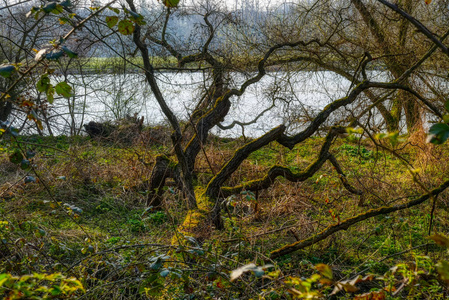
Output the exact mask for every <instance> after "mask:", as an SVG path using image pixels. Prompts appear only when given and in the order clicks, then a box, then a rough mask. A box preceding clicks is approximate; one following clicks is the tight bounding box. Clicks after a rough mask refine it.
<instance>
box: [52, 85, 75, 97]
mask: <svg viewBox="0 0 449 300" xmlns="http://www.w3.org/2000/svg"><path fill="white" fill-rule="evenodd" d="M55 89H56V93H58V95H60V96H62V97H64V98H70V97H71V96H72V87H71V86H70V85H68V84H67V82H65V81H63V82H60V83H58V84H57V85H56V86H55Z"/></svg>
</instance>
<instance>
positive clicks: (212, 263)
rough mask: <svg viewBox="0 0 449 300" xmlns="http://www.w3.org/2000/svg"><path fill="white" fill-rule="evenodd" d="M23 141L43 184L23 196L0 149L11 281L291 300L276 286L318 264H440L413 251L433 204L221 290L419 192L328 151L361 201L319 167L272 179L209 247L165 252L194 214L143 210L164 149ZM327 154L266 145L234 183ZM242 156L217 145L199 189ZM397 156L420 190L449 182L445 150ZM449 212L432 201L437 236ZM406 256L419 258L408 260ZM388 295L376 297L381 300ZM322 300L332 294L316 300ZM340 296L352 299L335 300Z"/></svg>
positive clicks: (132, 294)
mask: <svg viewBox="0 0 449 300" xmlns="http://www.w3.org/2000/svg"><path fill="white" fill-rule="evenodd" d="M19 140H20V142H21V145H22V147H26V148H27V149H32V150H34V151H35V152H36V153H37V155H36V156H35V157H34V158H33V165H34V166H35V169H36V171H37V173H38V175H39V176H38V181H39V182H38V183H29V184H25V183H23V177H24V176H25V175H27V173H26V171H23V170H20V168H17V167H14V166H11V164H10V163H9V162H8V155H10V153H11V151H12V150H11V147H12V146H14V145H13V143H9V144H8V143H7V142H6V141H5V140H4V141H2V143H3V144H2V145H1V146H0V148H1V147H3V148H6V149H7V150H5V151H4V152H3V153H2V154H1V160H0V172H2V175H4V176H3V178H2V180H1V182H0V183H1V185H0V221H3V222H7V226H6V227H2V229H1V231H0V235H1V237H2V239H3V240H4V241H6V244H2V245H3V246H2V245H0V247H6V248H4V249H3V251H0V252H3V253H9V254H7V255H4V254H0V265H1V268H2V270H4V271H6V272H9V273H13V274H17V275H23V274H29V273H33V272H46V273H54V272H62V273H63V274H64V275H66V276H75V277H76V278H78V279H80V280H81V282H82V283H83V285H84V287H85V289H86V294H84V296H83V297H84V298H85V299H121V298H126V299H131V298H135V299H140V298H139V297H147V298H151V299H153V298H160V299H176V298H179V299H186V298H185V297H190V296H192V295H195V296H196V297H197V298H199V299H208V298H209V299H213V298H214V297H215V298H217V297H222V298H226V299H231V298H240V299H246V298H251V297H252V298H254V297H257V295H262V297H272V298H273V299H276V297H277V296H276V295H278V296H279V297H281V298H282V297H287V296H286V295H290V293H289V292H288V291H287V290H288V289H287V288H286V286H285V285H284V284H282V283H281V282H282V280H284V279H285V278H287V277H288V276H293V277H298V278H308V277H309V276H311V275H312V274H314V273H317V271H316V269H315V268H314V265H316V264H319V263H325V264H327V265H329V266H331V268H332V270H333V273H334V277H335V278H334V279H336V280H344V279H349V278H352V277H353V276H354V275H355V274H357V272H360V271H363V274H367V273H375V274H379V275H383V274H384V273H385V272H387V271H388V270H389V269H390V268H391V267H393V266H394V265H397V264H399V263H403V262H413V261H415V260H416V257H417V255H428V256H429V259H430V260H431V261H432V262H433V264H435V263H436V262H437V261H439V260H441V259H442V258H445V257H446V253H445V251H444V249H443V248H441V247H438V246H435V245H433V244H432V245H430V246H421V245H424V244H427V243H429V240H428V239H427V235H428V230H429V223H430V211H431V203H430V202H428V203H425V204H423V205H421V206H418V207H415V208H412V209H409V210H403V211H400V212H397V213H394V214H392V215H388V216H378V217H375V218H372V219H369V220H366V221H365V222H363V223H361V224H358V225H356V226H353V227H350V228H348V230H346V231H342V232H338V233H336V234H334V235H333V236H331V237H329V238H328V239H326V240H324V241H322V242H319V243H316V244H315V245H313V246H311V247H309V248H306V249H304V250H301V251H299V252H297V253H293V254H291V255H288V256H285V257H282V258H280V259H279V260H277V261H275V262H272V263H274V264H275V270H279V271H280V272H281V274H282V276H281V277H275V276H274V275H270V278H271V279H268V278H266V279H260V278H257V277H255V276H254V274H246V275H244V276H243V277H242V278H241V279H240V280H237V281H235V282H230V281H229V277H228V276H229V273H230V271H231V270H233V269H235V268H238V267H239V266H241V265H242V264H246V263H249V262H254V263H256V264H257V265H263V264H265V263H267V262H268V260H267V256H268V255H269V253H270V251H272V250H274V249H277V248H280V247H282V246H283V245H287V244H289V243H292V242H293V241H295V239H296V237H297V238H299V239H304V238H307V237H309V236H311V235H313V234H315V233H316V232H318V231H320V230H323V229H324V228H325V227H326V226H328V225H330V224H335V223H336V222H338V220H344V219H346V218H348V217H351V216H354V215H356V214H359V213H362V212H364V211H366V210H367V209H369V208H375V207H379V206H382V205H394V204H399V203H402V202H403V201H405V197H410V196H412V197H413V196H415V195H419V194H423V193H424V191H423V190H422V189H421V188H420V187H419V186H418V185H417V184H416V183H415V182H414V181H413V179H412V178H411V176H410V174H409V172H408V171H407V170H406V167H405V165H404V163H403V162H401V160H400V159H398V158H397V157H394V156H393V155H392V154H391V153H389V152H385V151H380V150H379V149H377V148H376V147H375V146H374V145H372V144H370V143H369V142H368V141H363V143H362V144H356V143H353V142H349V140H345V139H340V140H337V141H336V142H335V144H334V145H333V147H332V149H333V150H332V151H333V153H334V155H335V156H336V158H337V160H338V161H339V162H340V164H341V165H342V166H343V168H344V172H345V174H346V176H347V179H348V181H349V182H350V183H351V184H353V185H355V186H357V187H358V188H361V189H363V190H365V191H366V194H365V196H363V198H361V197H360V196H356V195H353V194H350V193H349V192H347V191H346V190H345V189H344V187H343V186H342V184H341V182H340V179H339V176H338V174H337V173H336V172H335V170H334V169H333V167H332V166H331V165H330V164H328V163H326V164H325V165H324V166H323V168H322V169H321V170H320V171H319V172H317V174H315V175H314V176H313V177H312V178H310V179H308V180H306V181H305V182H300V183H289V182H287V181H286V180H284V179H279V180H277V181H276V183H275V184H274V186H273V187H271V188H270V189H268V190H265V191H261V192H260V193H258V194H257V199H254V198H255V195H254V196H252V195H247V194H241V195H235V199H234V200H233V201H231V202H230V203H231V205H230V206H229V208H228V209H227V210H226V211H225V212H224V213H223V217H224V219H225V230H223V231H213V232H212V236H210V238H208V239H207V240H204V241H197V240H195V239H192V238H190V237H188V236H186V237H183V236H178V237H177V238H178V239H181V240H184V242H183V243H179V244H180V245H182V246H173V245H172V239H173V237H174V236H175V235H176V234H177V233H176V232H177V230H178V228H179V226H180V225H181V224H182V223H183V222H185V216H186V214H188V210H187V208H186V204H185V202H184V201H183V197H182V195H181V194H180V193H179V192H178V191H177V190H176V189H173V188H169V189H166V191H165V193H164V198H165V204H164V205H165V207H164V208H165V209H164V211H151V210H148V209H147V208H146V207H145V201H146V195H147V189H148V180H149V175H150V172H151V167H152V163H153V162H154V159H155V157H156V155H158V154H159V153H160V149H159V148H156V147H154V148H152V147H143V146H142V145H133V146H132V147H125V146H121V145H118V144H116V145H115V144H111V143H110V144H104V143H98V142H95V141H92V140H90V139H87V138H74V139H72V138H67V137H57V138H47V137H45V138H44V137H37V136H32V137H21V138H20V139H19ZM321 142H322V139H321V138H313V139H310V140H308V141H307V142H306V143H304V144H301V145H298V146H297V147H295V149H294V150H293V151H286V150H285V149H283V148H282V147H281V146H279V145H277V144H271V145H269V147H266V148H264V149H261V150H259V151H257V152H255V153H253V154H252V155H251V156H250V157H249V158H248V160H247V161H246V162H245V163H244V164H243V166H242V167H241V168H240V169H239V170H238V171H237V172H236V173H235V175H234V177H233V178H231V180H230V182H229V183H228V184H238V183H241V182H243V181H247V180H254V179H257V178H259V177H261V176H263V174H264V172H265V171H266V170H267V169H268V168H269V167H270V166H272V165H274V164H279V163H282V164H284V165H287V166H289V167H290V168H291V170H292V171H301V170H303V168H304V167H306V166H307V164H308V163H310V162H311V161H313V159H314V158H315V157H316V154H317V153H318V150H319V148H320V143H321ZM46 145H51V146H52V148H48V147H47V146H46ZM239 145H241V141H239V140H234V141H221V140H220V139H215V140H214V141H213V142H212V143H210V144H208V145H207V146H206V147H207V148H206V154H207V156H208V161H209V162H207V160H206V159H205V157H204V155H203V156H202V157H200V159H199V161H198V164H197V171H198V178H199V180H198V184H199V185H204V184H205V183H206V182H207V179H208V178H210V177H211V174H212V171H211V170H210V168H211V167H212V168H213V169H214V171H217V170H218V168H219V167H220V165H222V164H223V163H224V162H225V161H226V160H227V159H229V158H230V157H231V156H232V150H233V149H236V148H237V147H238V146H239ZM398 149H401V150H400V151H399V153H400V155H401V156H402V157H406V158H407V159H408V160H409V162H410V163H411V164H412V165H413V166H419V168H420V171H419V178H420V180H421V181H422V182H423V183H424V184H425V185H426V186H427V187H428V188H431V187H434V186H436V185H438V184H439V183H441V182H442V180H443V179H445V176H446V175H445V174H446V170H447V168H448V163H447V161H446V160H445V159H444V157H447V153H448V150H449V149H448V148H447V147H446V146H441V147H435V148H433V149H428V152H426V153H423V151H421V150H417V148H416V147H413V146H410V145H407V146H405V147H403V148H398ZM209 163H210V164H211V166H210V165H209ZM203 187H204V186H203ZM448 199H449V198H448V195H447V193H444V194H442V195H441V196H440V197H439V198H438V202H437V206H436V212H435V218H434V220H433V222H434V223H433V229H432V231H433V232H447V231H448V229H449V222H448V221H447V220H448V210H447V204H448V203H449V202H448ZM256 202H257V208H256ZM77 209H81V210H77ZM417 246H418V247H417ZM413 247H417V248H415V249H413V250H410V249H411V248H413ZM5 249H7V250H5ZM2 255H3V256H2ZM433 272H434V271H433ZM431 274H435V273H432V272H430V273H429V276H430V275H431ZM432 276H434V275H432ZM282 278H284V279H282ZM429 282H430V281H429ZM429 282H428V283H429ZM383 283H384V281H382V280H377V281H373V282H372V283H370V284H373V285H374V287H375V288H378V289H380V290H382V288H381V287H382V284H383ZM422 284H424V283H422ZM398 286H399V285H396V287H398ZM298 288H299V287H298ZM315 288H316V289H318V288H319V287H318V286H315ZM372 288H373V287H372ZM432 288H433V289H434V290H435V291H434V290H432ZM362 290H363V288H362ZM368 290H369V289H368ZM368 290H366V291H368ZM443 290H444V286H442V285H438V284H437V283H433V285H432V284H430V285H429V286H428V287H427V288H426V289H425V291H426V292H425V293H426V295H440V294H441V293H442V292H443ZM321 292H322V294H323V295H324V294H326V293H328V292H326V289H324V288H321ZM78 293H80V292H78ZM282 295H283V296H282ZM339 295H340V296H341V297H346V296H344V294H343V292H340V294H339ZM400 295H402V296H403V294H400ZM81 296H82V295H81V294H77V295H76V297H81ZM398 297H399V296H398ZM281 298H277V299H281ZM287 298H288V297H287ZM393 298H394V297H393ZM398 299H399V298H398Z"/></svg>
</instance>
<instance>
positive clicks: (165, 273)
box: [159, 269, 170, 277]
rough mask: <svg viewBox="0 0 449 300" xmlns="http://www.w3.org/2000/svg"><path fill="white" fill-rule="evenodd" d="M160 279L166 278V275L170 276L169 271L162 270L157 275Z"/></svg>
mask: <svg viewBox="0 0 449 300" xmlns="http://www.w3.org/2000/svg"><path fill="white" fill-rule="evenodd" d="M159 274H160V275H161V276H162V277H167V275H168V274H170V271H169V270H167V269H164V270H162V271H161V273H159Z"/></svg>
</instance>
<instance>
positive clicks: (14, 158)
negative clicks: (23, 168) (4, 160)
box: [9, 149, 23, 164]
mask: <svg viewBox="0 0 449 300" xmlns="http://www.w3.org/2000/svg"><path fill="white" fill-rule="evenodd" d="M22 160H23V155H22V152H20V150H19V149H16V150H15V151H14V152H13V153H12V154H11V155H10V156H9V161H10V162H12V163H13V164H19V163H20V162H21V161H22Z"/></svg>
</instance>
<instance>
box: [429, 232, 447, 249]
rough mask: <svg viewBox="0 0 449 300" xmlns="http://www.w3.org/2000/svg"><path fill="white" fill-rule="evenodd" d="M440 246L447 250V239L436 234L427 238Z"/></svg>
mask: <svg viewBox="0 0 449 300" xmlns="http://www.w3.org/2000/svg"><path fill="white" fill-rule="evenodd" d="M428 238H429V239H431V240H433V241H434V242H435V243H437V244H438V245H440V246H444V247H446V248H449V238H448V237H447V236H445V235H443V234H441V233H437V234H434V235H431V236H429V237H428Z"/></svg>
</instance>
